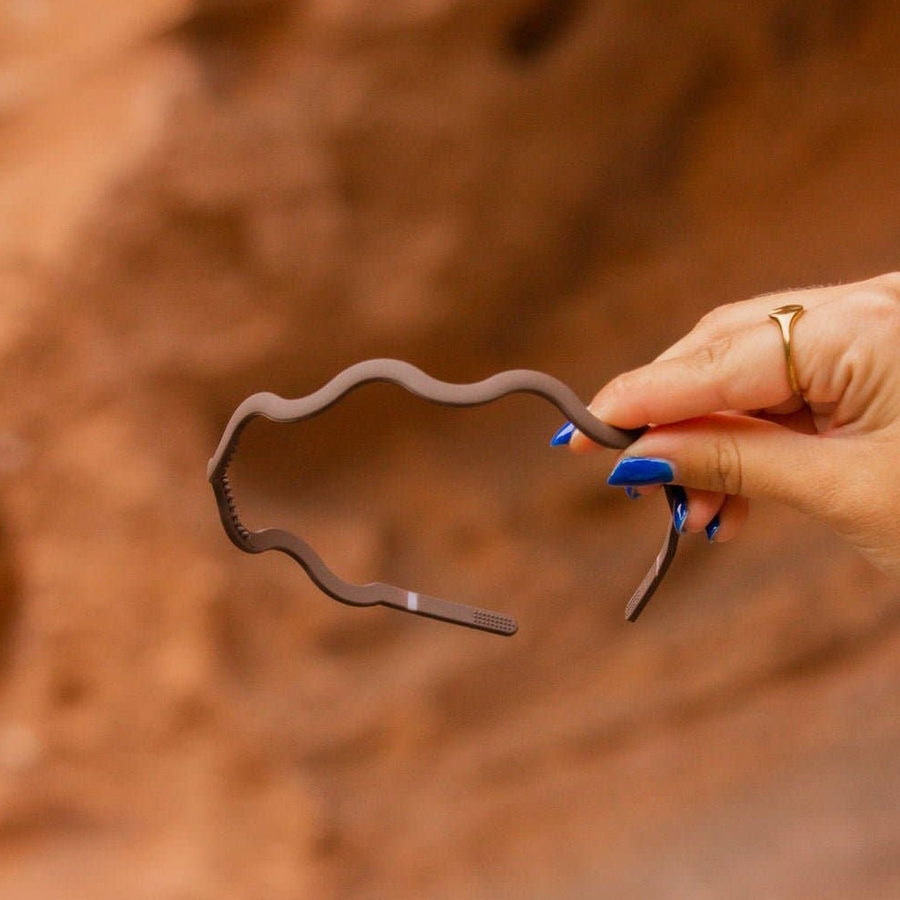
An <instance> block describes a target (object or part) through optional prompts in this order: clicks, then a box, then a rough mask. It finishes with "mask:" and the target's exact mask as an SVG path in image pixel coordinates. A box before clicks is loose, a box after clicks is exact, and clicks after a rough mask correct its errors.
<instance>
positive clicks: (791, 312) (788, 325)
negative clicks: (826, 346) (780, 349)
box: [769, 303, 804, 395]
mask: <svg viewBox="0 0 900 900" xmlns="http://www.w3.org/2000/svg"><path fill="white" fill-rule="evenodd" d="M803 312H804V309H803V307H802V306H800V305H799V304H797V303H790V304H788V305H787V306H779V307H778V308H777V309H773V310H771V311H770V312H769V318H770V319H771V320H772V321H773V322H774V323H775V324H776V325H777V326H778V329H779V330H780V331H781V342H782V344H783V345H784V360H785V362H786V363H787V375H788V383H789V384H790V386H791V390H792V391H793V392H794V393H795V394H801V391H800V385H799V384H798V383H797V370H796V369H795V368H794V354H793V353H792V351H791V333H792V332H793V330H794V323H795V322H796V321H797V319H799V318H800V316H802V315H803ZM801 395H802V394H801Z"/></svg>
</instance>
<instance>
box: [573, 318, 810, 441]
mask: <svg viewBox="0 0 900 900" xmlns="http://www.w3.org/2000/svg"><path fill="white" fill-rule="evenodd" d="M803 325H804V321H803V318H802V317H801V318H800V319H799V320H798V321H797V324H796V328H795V334H802V331H803ZM801 383H802V379H801ZM792 397H793V391H792V390H791V387H790V383H789V381H788V373H787V366H786V364H785V359H784V348H783V345H782V342H781V338H780V336H779V334H778V331H777V329H776V328H775V327H774V326H773V324H772V323H771V322H769V321H767V320H763V321H761V322H758V323H757V324H753V325H749V326H745V327H743V328H741V329H739V330H737V331H736V332H734V333H731V334H727V335H724V336H721V337H718V338H716V339H714V340H709V341H707V342H705V343H702V344H700V345H698V346H695V347H693V348H691V349H690V350H688V351H687V352H685V353H684V354H683V355H679V356H673V357H668V356H666V357H661V358H659V359H657V360H656V361H654V362H652V363H649V364H648V365H646V366H642V367H641V368H639V369H634V370H632V371H630V372H625V373H624V374H622V375H619V376H618V377H617V378H614V379H613V380H612V381H610V382H609V383H608V384H607V385H606V386H605V387H603V388H602V389H601V390H600V392H599V393H598V394H597V396H596V397H594V399H593V401H591V404H590V409H591V412H592V413H593V414H594V415H595V416H597V417H598V418H599V419H602V420H603V421H605V422H609V423H611V424H615V425H618V426H619V427H621V428H638V427H640V426H642V425H647V424H650V423H652V424H654V425H664V424H667V423H670V422H679V421H681V420H683V419H693V418H696V417H698V416H704V415H709V414H710V413H715V412H723V411H726V410H756V409H768V408H773V407H778V406H780V405H782V404H784V403H786V402H787V401H788V400H790V399H791V398H792Z"/></svg>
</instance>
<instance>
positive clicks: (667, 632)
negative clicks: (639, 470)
mask: <svg viewBox="0 0 900 900" xmlns="http://www.w3.org/2000/svg"><path fill="white" fill-rule="evenodd" d="M898 45H900V9H898V7H897V5H896V4H894V3H891V2H888V0H881V2H878V0H871V2H862V0H859V2H851V0H827V2H821V0H819V2H806V0H793V2H783V0H760V2H757V3H755V4H753V5H752V6H750V5H747V4H732V5H729V4H721V3H715V2H710V0H689V2H684V3H679V4H666V3H649V2H648V3H634V2H625V0H615V2H605V3H601V2H599V0H556V2H553V0H493V2H490V3H483V2H475V0H381V2H378V3H353V2H347V0H344V2H341V0H308V2H299V0H295V2H291V0H194V2H188V0H130V2H127V3H114V2H109V0H106V2H104V0H69V2H65V3H63V2H52V0H11V2H7V3H4V4H3V5H2V8H0V366H2V370H0V371H2V378H0V392H2V409H3V416H2V419H0V589H2V608H0V663H2V669H0V677H2V691H3V701H2V706H0V896H2V897H15V898H19V900H38V898H40V900H45V898H46V900H50V898H62V897H65V898H67V900H77V898H91V900H106V898H120V897H130V898H135V900H141V898H154V900H160V898H162V900H187V898H190V900H194V898H196V900H206V898H224V900H232V898H233V900H244V898H247V900H250V898H254V900H256V898H267V900H268V898H272V900H281V898H285V900H287V898H306V897H311V898H320V897H324V898H331V897H334V898H351V900H363V898H381V897H391V898H405V897H409V898H412V897H416V898H420V897H428V898H519V900H550V898H553V900H558V898H566V900H584V898H597V897H604V898H605V897H614V898H628V897H635V898H647V897H666V898H670V897H690V898H697V897H813V896H814V897H817V898H832V897H834V898H838V897H840V898H846V897H854V898H869V897H871V898H881V897H893V896H898V895H900V803H898V800H900V767H898V763H897V755H898V754H897V751H898V746H900V605H898V603H897V588H896V586H893V585H890V584H888V583H887V582H886V581H885V580H884V579H883V578H882V577H881V576H879V575H878V574H877V573H876V572H874V571H873V570H871V569H870V568H869V567H868V566H867V565H866V564H865V563H863V562H862V561H860V560H859V559H858V558H857V557H856V556H855V555H854V554H853V553H852V552H851V551H849V550H847V549H845V548H844V547H843V546H842V545H840V544H839V543H838V542H837V541H836V539H834V538H833V537H832V536H831V535H830V534H829V533H827V532H826V531H824V530H822V529H820V528H818V527H817V526H814V525H811V524H810V523H809V522H807V521H805V520H803V519H800V518H799V517H797V516H795V515H793V514H791V513H789V512H787V511H785V510H782V509H778V508H774V507H768V506H764V505H760V506H757V507H756V508H755V509H754V512H753V513H752V518H751V522H750V524H749V526H748V528H747V530H746V533H745V535H744V536H743V537H742V539H741V541H739V542H737V543H735V544H731V545H723V546H712V547H710V546H707V544H706V542H705V541H704V540H700V539H697V538H691V539H687V540H685V542H684V545H683V550H682V553H681V556H680V557H679V558H678V559H677V560H676V563H675V566H674V567H673V571H672V573H671V575H670V578H669V580H668V581H667V583H666V584H665V585H664V587H663V588H662V590H661V591H660V592H659V594H658V595H657V597H656V598H655V599H654V601H653V603H652V604H651V606H649V607H648V609H647V611H646V612H645V614H644V616H643V617H642V618H641V620H640V622H638V623H636V624H634V625H631V624H627V623H625V622H624V620H623V618H622V610H623V606H624V603H625V600H626V599H627V597H628V596H629V594H630V592H631V590H632V589H633V587H634V586H635V584H636V582H637V581H638V580H639V578H640V576H641V575H642V573H643V571H644V569H645V568H646V566H647V565H648V564H649V561H650V559H651V558H652V556H653V555H654V553H655V552H656V549H657V546H658V544H659V541H660V539H661V538H662V534H663V532H664V530H665V527H666V526H665V510H664V508H663V504H662V502H661V501H660V500H659V498H654V499H650V498H648V499H646V500H644V501H641V503H630V502H629V501H627V500H626V499H624V498H623V497H622V496H620V493H619V492H617V491H613V490H611V489H609V488H606V487H605V484H604V479H605V476H606V474H607V472H608V469H609V467H610V465H611V463H612V456H611V455H610V454H608V453H607V454H600V455H597V456H596V457H593V458H590V459H584V458H582V459H574V458H572V457H571V456H570V455H569V454H567V453H565V452H564V451H559V450H551V449H550V448H549V447H548V442H549V439H550V437H551V435H552V434H553V432H554V431H555V430H556V428H557V427H559V425H560V424H561V421H560V418H559V416H558V415H556V414H555V412H554V410H552V409H551V408H549V407H547V406H546V404H543V403H540V402H538V401H535V400H534V399H533V398H531V399H529V398H517V399H511V400H509V401H504V402H502V403H499V404H496V405H494V406H491V407H488V408H486V409H483V410H479V411H464V412H463V411H459V412H454V411H448V410H445V409H438V408H434V407H430V406H428V405H427V404H424V403H422V402H421V401H416V400H414V399H412V398H410V397H408V396H406V395H404V394H402V392H400V391H398V390H397V389H392V388H389V387H384V386H379V387H372V388H367V389H364V390H362V391H360V392H357V394H355V395H354V396H353V397H351V398H350V399H348V400H347V401H346V403H345V404H342V405H341V406H340V407H339V408H337V409H335V410H333V411H331V412H329V413H328V414H327V415H325V416H323V417H322V418H321V419H317V420H315V421H314V422H310V423H305V424H303V425H298V426H293V427H287V426H273V425H270V424H261V423H257V424H254V425H253V426H251V428H250V429H249V430H248V433H247V439H246V441H245V443H244V444H243V445H242V449H241V451H240V453H239V457H238V459H237V460H236V463H235V480H236V490H237V492H238V496H239V499H240V502H241V503H242V509H244V513H245V518H246V519H247V521H248V523H250V524H252V525H254V526H257V527H258V526H262V525H274V524H280V525H283V526H286V527H289V528H292V529H294V530H296V531H298V532H299V533H301V534H303V535H304V536H305V537H307V538H309V540H310V541H311V542H312V543H313V544H314V546H316V547H317V548H318V549H320V551H321V552H322V554H323V556H324V557H325V558H326V559H327V560H328V561H329V562H330V563H331V564H332V565H333V566H334V567H335V568H336V569H337V570H338V571H339V572H340V574H342V575H343V576H344V577H345V578H349V579H352V580H358V581H369V580H372V579H375V578H384V579H387V580H391V581H395V582H398V583H400V584H403V585H404V586H407V587H410V588H413V589H419V590H422V591H425V592H428V593H433V594H437V595H438V596H446V597H450V598H455V599H459V600H462V601H464V602H470V603H476V604H479V605H484V606H489V607H492V608H497V609H501V610H504V611H507V612H511V613H513V614H515V615H516V616H517V617H518V619H519V623H520V631H519V633H518V635H516V636H515V637H513V638H511V639H504V638H498V637H494V636H491V635H486V634H483V633H479V632H475V631H468V630H465V629H455V628H453V627H452V626H449V625H446V624H442V623H439V622H434V621H429V620H424V619H418V618H416V617H412V616H404V615H402V614H400V613H397V612H392V611H390V610H385V609H381V608H378V609H374V610H357V609H351V608H348V607H343V606H340V605H339V604H337V603H334V602H332V601H331V600H329V599H328V598H327V597H325V596H324V595H322V594H320V593H319V592H318V591H316V590H315V588H314V587H313V586H312V585H311V584H310V583H309V581H308V580H307V578H306V576H305V575H304V574H303V572H302V571H301V570H300V569H299V568H297V567H296V566H295V565H293V564H292V563H291V562H290V561H289V560H287V559H285V558H284V557H280V556H277V555H274V554H267V555H263V556H260V557H249V556H246V555H244V554H241V553H239V552H238V551H237V550H236V549H235V548H234V547H232V546H231V545H230V544H229V543H228V542H227V540H226V538H225V536H224V534H223V532H222V529H221V526H220V524H219V522H218V519H217V515H216V509H215V505H214V502H213V496H212V492H211V491H210V489H209V485H208V484H207V482H206V480H205V466H206V460H207V458H208V457H209V455H210V454H211V453H212V450H213V449H214V447H215V444H216V441H217V440H218V437H219V434H220V432H221V429H222V427H223V426H224V424H225V422H226V421H227V418H228V416H229V415H230V413H231V411H232V410H233V408H234V407H235V406H236V405H237V404H238V403H239V402H240V400H242V399H243V398H244V397H245V396H246V395H247V394H249V393H252V392H254V391H258V390H273V391H277V392H279V393H281V394H283V395H285V396H300V395H303V394H306V393H309V392H311V391H312V390H314V389H316V388H317V387H319V386H320V385H321V384H322V383H324V381H326V380H327V379H329V378H330V377H331V376H332V375H334V374H336V373H337V372H338V371H339V370H340V369H341V368H343V367H344V366H346V365H348V364H350V363H353V362H356V361H358V360H360V359H365V358H367V357H371V356H393V357H399V358H402V359H407V360H409V361H411V362H413V363H415V364H417V365H419V366H420V367H422V368H424V369H425V370H426V371H428V372H429V373H431V374H433V375H435V376H437V377H439V378H443V379H445V380H450V381H471V380H477V379H480V378H483V377H486V376H487V375H490V374H492V373H493V372H495V371H498V370H500V369H504V368H514V367H515V368H518V367H527V368H537V369H543V370H545V371H548V372H550V373H552V374H554V375H556V376H557V377H559V378H561V379H563V380H564V381H566V382H567V383H569V384H570V385H571V386H572V387H573V388H574V389H575V390H576V391H577V392H578V393H579V394H580V395H581V396H583V397H584V398H585V400H587V399H589V398H590V396H591V395H592V393H593V392H594V390H595V389H596V388H597V387H599V386H600V385H601V384H602V383H603V381H605V380H606V379H607V378H609V377H611V376H612V375H614V374H616V373H617V372H619V371H621V370H622V369H624V368H628V367H631V366H634V365H637V364H639V363H641V362H643V361H646V360H647V359H649V358H651V357H652V356H654V355H655V354H656V353H658V352H660V351H661V350H662V349H663V348H665V347H666V346H667V345H668V344H669V343H671V342H672V341H674V340H675V339H677V338H678V337H680V336H681V335H682V334H683V333H684V332H685V331H686V330H687V329H688V328H689V327H690V326H691V325H692V324H693V323H694V322H695V321H696V319H697V318H698V317H699V316H700V315H702V313H703V312H704V311H706V310H707V309H709V308H711V307H713V306H716V305H719V304H721V303H723V302H727V301H730V300H736V299H742V298H744V297H747V296H751V295H753V294H758V293H763V292H769V291H776V290H779V289H785V288H789V287H798V286H804V285H808V284H813V283H830V282H835V281H845V280H854V279H858V278H863V277H866V276H869V275H875V274H879V273H881V272H884V271H887V270H889V269H893V268H896V267H897V265H898V263H897V259H898V245H900V190H898V173H900V117H898V115H897V111H898V109H900V56H898V53H897V47H898ZM773 337H774V332H773Z"/></svg>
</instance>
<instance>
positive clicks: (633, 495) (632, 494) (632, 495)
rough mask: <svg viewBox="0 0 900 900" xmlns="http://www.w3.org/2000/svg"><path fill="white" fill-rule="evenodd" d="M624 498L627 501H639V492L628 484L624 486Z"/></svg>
mask: <svg viewBox="0 0 900 900" xmlns="http://www.w3.org/2000/svg"><path fill="white" fill-rule="evenodd" d="M625 496H626V497H627V498H628V499H629V500H640V499H641V492H640V491H639V490H638V489H637V488H636V487H632V486H631V485H630V484H628V485H626V486H625Z"/></svg>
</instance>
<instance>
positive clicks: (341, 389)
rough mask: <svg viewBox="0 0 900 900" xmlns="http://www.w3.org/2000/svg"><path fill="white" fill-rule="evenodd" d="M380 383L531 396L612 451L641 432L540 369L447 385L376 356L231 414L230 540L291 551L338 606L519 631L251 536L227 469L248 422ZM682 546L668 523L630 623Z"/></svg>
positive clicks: (474, 394)
mask: <svg viewBox="0 0 900 900" xmlns="http://www.w3.org/2000/svg"><path fill="white" fill-rule="evenodd" d="M379 381H381V382H390V383H391V384H396V385H399V386H400V387H403V388H405V389H406V390H408V391H409V392H410V393H412V394H415V395H416V396H418V397H422V398H423V399H425V400H429V401H431V402H433V403H439V404H442V405H444V406H482V405H484V404H486V403H491V402H493V401H494V400H498V399H500V398H501V397H505V396H507V395H509V394H534V395H536V396H538V397H542V398H543V399H545V400H548V401H549V402H550V403H552V404H553V405H554V406H555V407H556V408H557V409H559V410H560V412H562V413H563V414H564V415H565V416H566V417H567V418H568V420H569V421H570V422H572V423H574V425H575V426H576V427H577V428H578V429H579V430H580V431H581V432H583V433H584V434H586V435H587V436H588V437H589V438H591V439H592V440H594V441H596V442H597V443H598V444H602V445H603V446H604V447H609V448H611V449H614V450H623V449H625V448H626V447H628V446H629V445H630V444H631V443H632V442H633V441H635V440H636V439H637V438H638V437H639V436H640V435H641V433H642V430H637V431H623V430H621V429H619V428H614V427H613V426H612V425H607V424H606V423H605V422H601V421H600V420H599V419H597V418H595V417H594V416H593V415H592V414H591V413H590V411H589V410H588V409H587V408H586V407H585V406H584V404H583V403H582V402H581V401H580V400H579V399H578V397H577V396H576V395H575V393H574V392H573V391H572V390H571V389H570V388H568V387H567V386H566V385H565V384H563V383H562V382H561V381H558V380H557V379H556V378H553V377H551V376H550V375H545V374H544V373H543V372H534V371H531V370H528V369H515V370H512V371H508V372H500V373H499V374H497V375H493V376H492V377H490V378H486V379H485V380H484V381H479V382H476V383H475V384H448V383H447V382H445V381H438V380H437V379H435V378H432V377H431V376H429V375H426V374H425V373H424V372H423V371H421V370H420V369H417V368H416V367H415V366H412V365H410V364H409V363H406V362H401V361H400V360H396V359H371V360H368V361H366V362H361V363H357V364H356V365H354V366H350V367H349V368H348V369H345V370H344V371H343V372H341V373H340V374H339V375H337V376H335V377H334V378H333V379H332V380H331V381H329V382H328V384H326V385H325V386H324V387H322V388H320V389H319V390H318V391H316V392H315V393H313V394H310V395H308V396H306V397H301V398H299V399H297V400H286V399H285V398H284V397H279V396H278V395H277V394H271V393H267V392H264V393H260V394H253V395H252V396H250V397H248V398H247V399H246V400H244V402H243V403H241V405H240V406H239V407H238V408H237V409H236V410H235V411H234V414H233V415H232V417H231V419H230V421H229V422H228V425H227V426H226V427H225V432H224V433H223V435H222V439H221V440H220V441H219V446H218V447H217V448H216V452H215V453H214V454H213V456H212V458H211V459H210V461H209V465H208V467H207V477H208V478H209V481H210V484H212V487H213V491H214V493H215V495H216V503H217V504H218V507H219V515H220V516H221V519H222V524H223V525H224V527H225V532H226V533H227V535H228V537H229V538H230V539H231V541H232V543H234V544H235V545H236V546H238V547H239V548H240V549H241V550H243V551H245V552H246V553H262V552H264V551H266V550H280V551H281V552H282V553H286V554H287V555H288V556H290V557H292V558H293V559H295V560H296V561H297V562H298V563H300V565H301V566H303V568H304V569H305V570H306V572H307V574H308V575H309V577H310V578H311V579H312V580H313V582H314V583H315V584H316V585H317V586H318V587H319V588H320V589H321V590H323V591H324V592H325V593H326V594H328V595H329V596H330V597H333V598H334V599H335V600H340V601H341V603H349V604H351V605H352V606H374V605H376V604H379V603H380V604H382V605H384V606H392V607H394V608H395V609H402V610H405V611H406V612H412V613H416V614H417V615H420V616H430V617H431V618H434V619H442V620H443V621H446V622H454V623H456V624H458V625H467V626H470V627H472V628H480V629H482V630H484V631H491V632H494V633H495V634H507V635H508V634H514V633H515V632H516V630H517V628H518V626H517V624H516V621H515V619H513V618H512V617H511V616H508V615H506V614H504V613H498V612H493V611H491V610H487V609H479V608H478V607H474V606H467V605H465V604H462V603H455V602H452V601H450V600H441V599H440V598H438V597H430V596H428V595H426V594H419V593H417V592H415V591H409V590H406V589H405V588H400V587H395V586H394V585H392V584H381V583H379V582H373V583H371V584H351V583H349V582H346V581H344V580H343V579H341V578H339V577H338V576H337V575H336V574H335V573H334V572H332V570H331V569H330V568H328V566H327V565H326V564H325V563H324V562H323V560H322V558H321V557H320V556H319V555H318V553H316V551H315V550H313V548H312V547H310V545H309V544H307V543H306V541H304V540H302V539H301V538H299V537H298V536H297V535H295V534H291V532H289V531H283V530H281V529H278V528H264V529H262V530H259V531H251V530H250V529H248V528H247V527H246V526H245V525H244V524H243V523H242V522H241V520H240V517H239V516H238V511H237V507H236V505H235V502H234V498H233V496H232V492H231V487H230V485H229V483H228V466H229V463H230V462H231V459H232V457H233V456H234V453H235V450H236V449H237V443H238V439H239V437H240V434H241V432H242V431H243V429H244V427H245V426H246V425H247V423H248V422H249V421H250V420H251V419H253V418H255V417H256V416H264V417H265V418H267V419H270V420H272V421H273V422H284V423H292V422H299V421H302V420H303V419H309V418H312V417H313V416H316V415H318V414H319V413H321V412H324V411H325V410H326V409H328V408H329V407H331V406H333V405H334V404H335V403H337V402H338V401H339V400H341V399H342V398H343V397H344V396H346V395H347V394H348V393H350V391H352V390H353V389H354V388H357V387H359V386H360V385H364V384H370V383H372V382H379ZM666 498H667V500H668V503H669V506H670V507H671V506H672V505H673V504H674V502H675V499H674V496H673V492H672V489H671V488H669V487H668V486H667V487H666ZM670 522H671V519H670ZM677 546H678V532H677V531H676V530H675V527H674V525H671V524H670V526H669V530H668V533H667V535H666V539H665V541H664V543H663V546H662V549H661V550H660V551H659V554H658V555H657V557H656V559H655V560H654V562H653V565H652V566H651V567H650V570H649V571H648V572H647V574H646V575H645V576H644V578H643V580H642V581H641V583H640V585H639V586H638V588H637V590H636V591H635V592H634V594H633V595H632V596H631V599H630V600H629V601H628V604H627V606H626V607H625V616H626V618H627V619H629V620H630V621H632V622H633V621H634V620H635V619H636V618H637V617H638V616H639V615H640V613H641V610H642V609H643V608H644V606H645V605H646V603H647V601H648V600H649V599H650V598H651V597H652V596H653V593H654V591H655V590H656V588H657V587H658V586H659V584H660V582H661V581H662V579H663V576H664V575H665V574H666V571H667V570H668V568H669V564H670V563H671V561H672V558H673V557H674V555H675V550H676V548H677Z"/></svg>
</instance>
